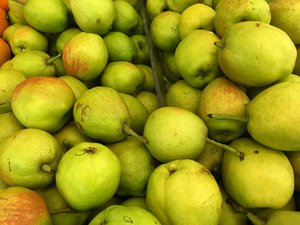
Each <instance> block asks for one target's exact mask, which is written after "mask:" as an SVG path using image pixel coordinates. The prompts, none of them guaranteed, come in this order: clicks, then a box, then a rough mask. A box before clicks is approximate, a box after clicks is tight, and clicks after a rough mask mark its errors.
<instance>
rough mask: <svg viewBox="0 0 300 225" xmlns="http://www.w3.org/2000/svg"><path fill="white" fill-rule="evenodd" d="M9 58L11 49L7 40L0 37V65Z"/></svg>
mask: <svg viewBox="0 0 300 225" xmlns="http://www.w3.org/2000/svg"><path fill="white" fill-rule="evenodd" d="M10 59H11V50H10V47H9V45H8V44H7V42H5V41H4V40H3V39H2V38H0V66H2V64H3V63H5V62H6V61H8V60H10Z"/></svg>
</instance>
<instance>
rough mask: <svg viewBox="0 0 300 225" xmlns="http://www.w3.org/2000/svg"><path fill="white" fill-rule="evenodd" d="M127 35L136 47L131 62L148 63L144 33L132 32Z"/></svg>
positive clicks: (148, 56)
mask: <svg viewBox="0 0 300 225" xmlns="http://www.w3.org/2000/svg"><path fill="white" fill-rule="evenodd" d="M129 37H130V38H131V40H132V41H133V43H134V45H135V48H136V53H135V55H134V57H133V63H135V64H143V65H150V55H149V49H148V44H147V38H146V36H145V35H144V34H133V35H131V36H129Z"/></svg>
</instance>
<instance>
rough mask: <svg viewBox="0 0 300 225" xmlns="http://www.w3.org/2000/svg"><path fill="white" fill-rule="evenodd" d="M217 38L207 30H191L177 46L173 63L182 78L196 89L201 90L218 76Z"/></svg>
mask: <svg viewBox="0 0 300 225" xmlns="http://www.w3.org/2000/svg"><path fill="white" fill-rule="evenodd" d="M219 41H220V39H219V37H218V36H217V35H216V34H215V33H213V32H212V31H208V30H193V31H191V32H190V33H189V34H187V35H186V36H185V37H184V38H183V39H182V40H181V41H180V43H179V44H178V46H177V48H176V50H175V63H176V66H177V68H178V71H179V73H180V74H181V76H182V78H183V79H184V80H185V81H186V82H188V83H189V84H190V85H192V86H194V87H196V88H203V87H204V86H205V85H206V84H207V83H208V82H209V81H211V80H212V79H214V78H216V77H217V76H219V74H220V70H219V64H218V48H217V47H216V46H215V44H214V43H215V42H219Z"/></svg>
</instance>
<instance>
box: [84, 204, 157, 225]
mask: <svg viewBox="0 0 300 225" xmlns="http://www.w3.org/2000/svg"><path fill="white" fill-rule="evenodd" d="M103 223H104V224H107V225H127V224H134V223H136V224H143V225H161V223H160V221H159V220H158V219H157V218H156V217H155V216H154V215H153V214H152V213H150V212H149V211H147V210H145V209H144V208H141V207H138V206H123V205H111V206H109V207H107V208H105V209H104V210H103V211H101V212H100V213H99V214H97V215H96V216H95V217H94V218H93V219H92V220H91V221H90V222H89V224H88V225H98V224H103Z"/></svg>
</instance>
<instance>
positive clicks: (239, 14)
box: [214, 0, 271, 37]
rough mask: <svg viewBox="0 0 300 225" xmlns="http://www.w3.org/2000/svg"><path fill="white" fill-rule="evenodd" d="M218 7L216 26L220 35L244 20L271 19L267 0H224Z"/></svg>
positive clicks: (265, 20) (266, 21) (264, 20)
mask: <svg viewBox="0 0 300 225" xmlns="http://www.w3.org/2000/svg"><path fill="white" fill-rule="evenodd" d="M215 9H216V15H215V20H214V27H215V30H216V33H217V34H218V35H219V37H223V36H224V34H225V32H226V30H227V29H228V28H229V27H231V26H232V25H234V24H237V23H239V22H242V21H251V20H252V21H261V22H264V23H267V24H269V23H270V21H271V13H270V6H269V4H268V3H267V1H265V0H251V1H249V0H222V1H220V2H219V4H218V6H217V7H216V8H215Z"/></svg>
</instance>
